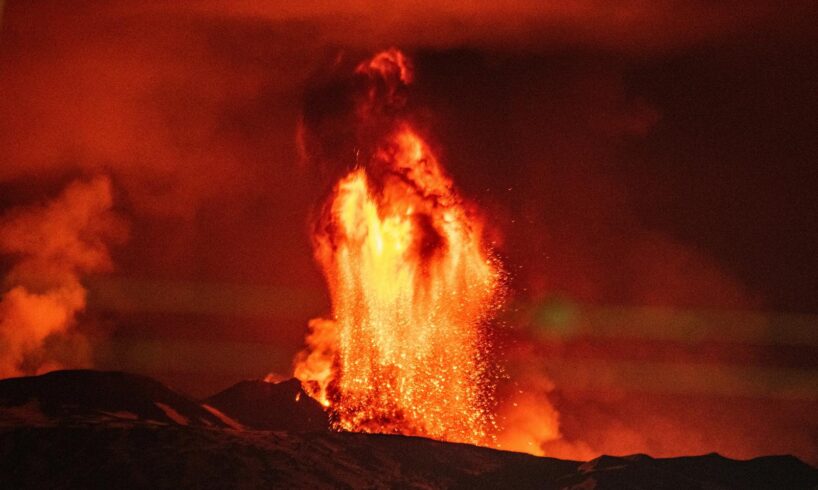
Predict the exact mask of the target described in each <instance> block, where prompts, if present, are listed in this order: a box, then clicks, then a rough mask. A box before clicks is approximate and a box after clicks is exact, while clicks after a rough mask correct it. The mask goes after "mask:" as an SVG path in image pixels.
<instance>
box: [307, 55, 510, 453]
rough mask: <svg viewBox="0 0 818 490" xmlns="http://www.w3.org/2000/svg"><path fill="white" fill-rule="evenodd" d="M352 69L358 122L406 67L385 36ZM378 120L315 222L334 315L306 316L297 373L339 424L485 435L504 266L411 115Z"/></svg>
mask: <svg viewBox="0 0 818 490" xmlns="http://www.w3.org/2000/svg"><path fill="white" fill-rule="evenodd" d="M355 73H356V76H360V77H364V79H365V80H368V83H369V84H370V85H369V89H368V90H367V91H366V95H365V97H364V99H363V100H362V101H361V102H360V103H359V106H360V107H358V108H357V112H356V113H357V117H358V118H359V119H360V123H361V124H362V125H366V124H369V123H370V122H371V121H367V120H365V119H366V118H367V117H369V115H370V114H371V112H372V110H373V109H372V108H373V107H376V106H377V105H378V104H379V103H381V102H382V101H379V100H377V99H378V98H388V99H390V101H387V102H388V103H393V102H392V101H391V99H393V98H394V96H395V94H396V93H397V92H398V91H399V89H402V88H404V86H405V85H407V84H408V83H410V82H411V80H412V73H411V68H410V67H409V65H408V62H407V60H406V58H405V57H404V55H403V54H402V53H400V52H399V51H396V50H390V51H386V52H383V53H379V54H378V55H376V56H375V57H373V58H372V59H371V60H367V61H365V62H363V63H361V64H360V65H359V66H358V68H357V69H356V71H355ZM384 87H385V88H386V90H382V89H383V88H384ZM377 134H378V135H379V136H378V137H377V141H368V142H365V143H366V146H364V147H366V148H371V149H372V150H371V152H370V154H368V155H359V162H362V163H361V164H360V166H359V167H357V168H355V169H353V170H352V171H350V172H349V173H348V174H347V175H345V176H344V177H342V178H341V179H340V181H339V182H338V183H337V184H336V185H335V187H334V189H333V191H332V193H331V195H330V197H329V199H328V201H327V203H326V205H325V207H324V208H323V213H322V215H321V216H320V218H319V222H318V223H317V226H316V230H317V231H316V232H315V235H314V237H313V238H314V247H315V256H316V259H317V261H318V263H319V264H320V266H321V268H322V269H323V272H324V275H325V277H326V280H327V282H328V285H329V288H330V294H331V298H332V318H331V319H315V320H313V321H312V322H311V323H310V333H309V335H308V337H307V349H305V351H303V352H302V353H301V354H300V355H299V356H298V358H297V359H296V365H295V375H296V377H298V378H299V379H301V380H302V381H303V382H304V384H305V386H306V387H307V389H308V390H309V391H310V393H311V394H312V395H313V396H314V397H315V398H316V399H317V400H319V401H320V402H321V403H322V404H324V405H325V406H327V407H329V408H330V410H331V412H332V414H333V421H334V422H333V423H334V426H335V427H336V428H337V429H341V430H351V431H365V432H383V433H400V434H407V435H421V436H426V437H432V438H436V439H442V440H448V441H460V442H470V443H476V444H486V443H488V442H489V440H490V439H491V437H492V434H493V432H494V421H493V418H492V416H491V414H490V411H489V407H488V406H487V405H488V402H489V401H490V385H491V382H490V380H489V379H488V376H487V361H488V360H487V358H486V357H487V339H486V336H485V331H484V324H485V321H486V320H487V318H488V317H489V316H490V315H491V313H492V312H493V311H494V310H495V309H496V306H497V304H498V303H499V298H500V295H499V294H498V293H499V292H500V290H501V289H502V274H501V270H500V268H499V266H498V264H497V262H496V260H495V259H494V258H493V257H492V256H491V254H490V253H489V251H488V250H487V249H486V248H485V247H484V246H483V244H482V242H481V233H482V223H481V221H480V219H479V218H478V217H477V216H476V214H475V212H474V210H473V209H471V208H470V207H469V206H467V205H466V203H465V202H464V201H463V200H462V199H461V198H460V197H459V196H458V194H457V192H456V191H455V189H454V186H453V184H452V181H451V179H450V178H449V177H448V176H447V175H446V174H445V172H444V170H443V168H442V167H441V165H440V163H439V162H438V160H437V159H436V158H435V156H434V155H433V153H432V152H431V150H430V148H429V147H428V145H427V144H426V143H425V142H424V140H423V139H422V138H421V137H420V136H419V134H418V133H417V132H416V131H415V130H414V129H413V127H412V126H411V125H410V123H409V122H408V121H407V120H406V119H405V118H402V117H400V116H395V117H393V118H392V119H391V120H390V122H389V126H388V127H387V128H385V130H384V131H381V132H378V133H377ZM362 146H363V145H362Z"/></svg>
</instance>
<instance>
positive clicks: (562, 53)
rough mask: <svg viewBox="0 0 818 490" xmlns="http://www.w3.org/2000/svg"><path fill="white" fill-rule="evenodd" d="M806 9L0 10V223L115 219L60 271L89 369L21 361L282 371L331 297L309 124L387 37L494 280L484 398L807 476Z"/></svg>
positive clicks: (106, 6)
mask: <svg viewBox="0 0 818 490" xmlns="http://www.w3.org/2000/svg"><path fill="white" fill-rule="evenodd" d="M813 4H814V2H807V1H803V2H800V1H794V2H787V7H783V6H782V5H781V3H780V2H772V1H768V0H746V1H741V2H739V1H726V2H718V5H717V6H714V5H713V2H706V1H700V0H689V1H685V2H677V1H671V0H661V1H642V0H631V1H622V2H604V1H601V0H580V1H576V2H568V3H565V2H533V1H532V2H526V1H522V0H520V1H512V2H499V3H497V5H494V6H492V7H490V8H488V9H484V10H480V9H478V8H477V7H474V6H472V5H471V2H465V1H464V2H460V1H455V2H426V1H415V2H396V3H395V4H394V5H390V6H389V7H375V6H373V5H370V4H368V3H367V2H362V1H352V2H349V3H348V4H343V3H339V4H338V6H335V7H332V9H331V10H327V9H326V8H324V7H322V2H317V1H314V2H311V1H308V2H298V3H297V4H288V3H287V4H285V3H284V2H282V5H275V2H272V3H265V2H258V6H256V5H254V3H253V2H228V1H215V0H214V1H203V2H198V3H195V4H194V5H192V6H178V5H176V3H175V2H127V1H122V2H93V1H84V2H80V1H78V2H64V1H39V0H19V1H6V2H5V5H3V2H0V8H2V17H1V18H0V212H2V214H3V215H4V216H6V217H7V218H6V219H8V217H9V216H15V215H16V213H20V212H21V211H20V210H24V209H29V208H30V207H31V206H35V207H36V206H37V205H38V203H44V202H48V201H49V200H52V199H54V198H55V197H56V196H58V195H59V194H60V192H61V191H62V189H64V188H65V187H66V186H67V185H69V184H70V183H71V182H77V181H79V182H85V181H88V180H89V179H93V178H94V177H100V176H105V177H107V178H108V179H110V183H111V189H112V194H113V205H112V208H111V210H110V213H113V215H115V220H116V222H117V230H119V231H118V232H117V233H115V235H116V237H115V238H111V239H108V238H106V239H105V244H104V245H103V247H104V248H105V249H106V250H107V251H108V252H109V253H110V262H111V266H112V267H110V268H107V270H103V269H106V268H104V267H99V268H91V267H86V268H85V269H84V270H81V271H79V272H78V274H79V276H80V280H81V282H82V284H83V285H84V287H85V288H87V291H88V301H87V307H86V308H84V309H82V310H81V311H80V312H79V313H78V315H77V321H76V324H75V325H73V326H71V331H72V332H73V334H76V335H78V336H80V337H81V338H82V339H83V340H82V342H81V343H82V345H83V354H82V355H78V354H76V353H75V352H74V351H73V350H72V349H73V348H74V347H70V346H76V345H77V342H75V341H71V342H61V341H59V340H54V341H53V342H51V341H46V342H45V344H44V346H43V352H45V354H42V353H40V354H37V355H43V356H46V357H48V356H51V357H54V358H55V359H57V360H58V361H59V362H60V363H61V364H62V365H65V366H67V367H78V366H95V367H99V368H105V369H123V370H129V371H136V372H140V373H145V374H150V375H153V376H156V377H158V378H159V379H161V380H163V381H166V382H168V383H171V384H173V385H174V386H177V387H179V388H180V389H183V390H185V391H188V392H190V393H192V394H194V395H199V396H201V395H206V394H210V393H211V392H213V391H215V390H216V389H220V388H223V387H225V386H227V385H229V384H231V383H233V382H235V381H238V380H240V379H243V378H248V377H259V376H263V375H265V374H267V373H269V372H273V373H277V374H279V375H281V376H282V377H283V376H289V375H290V374H291V366H292V357H293V355H294V353H295V352H297V351H298V350H299V348H300V347H301V345H302V343H303V338H304V334H305V333H306V326H307V321H308V320H309V319H310V318H314V317H317V316H321V315H325V314H326V313H327V311H328V308H329V302H328V301H329V300H328V293H327V292H326V289H325V285H324V281H323V278H322V277H321V274H320V272H319V270H318V268H317V266H316V265H315V264H314V262H313V259H312V250H311V246H310V237H309V230H310V228H309V220H310V216H313V215H314V213H315V210H316V206H317V205H318V204H319V202H320V201H321V200H322V199H323V198H324V196H325V193H326V191H327V189H328V187H329V185H330V184H331V182H332V181H331V177H332V176H333V175H335V174H333V171H327V169H324V168H315V167H314V166H311V165H310V164H309V163H307V162H305V160H304V158H302V157H303V155H302V153H303V151H301V150H302V149H299V146H298V138H297V132H298V131H297V128H298V124H299V120H300V119H301V118H302V117H303V116H304V113H305V112H304V111H305V110H309V109H310V108H314V107H320V108H321V110H323V111H327V112H330V113H331V112H332V111H333V110H334V109H333V108H334V107H335V104H336V103H339V104H340V102H338V101H336V99H335V98H334V97H333V96H332V94H333V92H332V89H331V87H332V81H333V80H336V79H337V77H338V76H339V73H340V72H341V71H342V70H343V69H344V68H345V67H349V66H354V64H355V63H357V62H358V61H359V60H361V59H363V58H365V57H367V56H370V55H371V54H372V53H373V52H375V51H377V50H380V49H385V48H389V47H393V46H396V47H399V48H400V49H402V50H404V51H405V52H406V53H407V54H408V55H409V56H411V57H412V59H413V60H414V65H415V68H416V82H415V84H414V87H413V92H412V93H411V98H410V102H409V103H410V104H411V107H412V111H413V113H414V114H415V119H416V122H417V125H418V126H419V127H421V128H422V130H423V131H424V134H427V135H429V137H430V139H431V142H432V145H433V146H434V149H435V151H436V152H437V154H438V156H439V158H440V160H441V162H442V163H443V164H444V165H445V166H446V168H447V169H448V171H449V172H450V174H451V175H452V177H453V179H454V181H455V182H456V183H457V185H458V187H459V189H460V190H461V193H462V194H463V195H464V196H466V197H467V198H468V199H469V200H470V201H472V202H474V203H476V204H477V205H478V206H479V207H480V208H481V209H482V211H483V213H484V216H485V220H486V223H487V227H488V229H487V231H486V233H487V237H488V238H489V240H488V241H489V242H491V243H493V244H494V247H495V251H496V253H497V255H498V256H499V257H500V258H501V259H502V261H503V264H504V267H505V269H506V270H507V272H508V273H509V286H510V292H509V298H508V301H507V305H508V306H507V308H506V309H505V310H504V311H503V312H502V313H501V314H500V318H499V319H498V321H497V322H496V325H494V328H495V329H496V332H497V334H496V337H497V344H498V363H500V364H502V365H504V369H505V372H507V373H508V378H507V380H506V381H504V382H503V386H502V387H501V388H502V389H516V388H514V387H520V386H523V387H526V388H530V389H532V390H535V391H537V392H538V393H539V394H541V395H543V396H544V397H545V399H547V400H548V403H550V404H552V405H553V406H554V407H555V408H556V409H557V410H558V411H559V413H560V414H561V415H560V421H561V426H562V432H563V435H564V436H565V437H564V438H565V440H566V441H570V442H572V443H575V445H574V446H573V447H578V446H577V445H582V447H586V448H590V450H591V451H607V452H614V453H616V452H620V453H621V452H637V451H640V452H650V453H651V454H654V455H666V454H667V455H669V454H683V453H693V452H709V451H720V452H723V453H725V454H727V455H728V456H734V457H748V456H753V455H758V454H764V453H784V452H789V453H795V454H797V455H799V456H801V457H803V458H805V459H807V460H809V461H812V462H813V463H815V462H816V461H818V415H816V414H818V388H817V387H818V254H816V252H815V244H816V243H818V211H816V210H818V165H817V164H818V117H816V115H818V28H816V27H815V26H818V15H816V8H815V6H814V5H813ZM328 87H329V88H328ZM321 97H323V99H322V98H321ZM339 158H341V159H343V156H341V157H339ZM337 164H338V167H339V168H349V167H350V166H351V165H353V164H354V155H352V154H350V155H349V156H348V160H347V161H339V162H338V163H337ZM106 213H107V212H106ZM106 216H107V217H110V216H108V215H107V214H106ZM106 219H107V218H106ZM123 230H125V231H123ZM83 233H86V232H85V231H84V232H83ZM106 233H107V231H106ZM82 236H85V235H82ZM106 236H107V235H106ZM100 240H101V239H100ZM0 245H2V244H1V243H0ZM4 250H5V251H6V252H8V251H9V250H8V247H6V249H4ZM20 260H21V259H20V257H19V254H18V255H15V253H13V252H12V253H6V254H5V255H3V256H2V259H0V272H3V276H4V277H6V280H5V282H4V283H3V291H7V290H9V289H10V288H12V287H13V286H15V285H16V284H17V282H15V281H18V280H19V277H18V276H19V275H20V274H18V273H16V272H14V271H15V270H16V269H15V264H18V263H19V261H20ZM43 281H44V282H42V284H45V283H47V282H49V281H46V280H43ZM34 282H37V281H34ZM30 287H35V288H36V285H35V286H30ZM42 287H45V286H42ZM2 311H3V310H2V309H0V314H2ZM3 328H4V329H7V328H8V327H3ZM73 334H72V335H73ZM9 335H11V334H9V333H8V332H6V331H0V344H2V340H3V338H4V337H3V336H9ZM66 346H69V347H66ZM1 349H2V348H0V354H2V353H3V351H2V350H1ZM69 351H70V352H69ZM31 362H34V361H31ZM501 393H502V390H501ZM580 443H581V444H580ZM551 450H552V452H553V454H568V453H559V451H561V450H564V448H562V447H557V446H554V447H552V448H551Z"/></svg>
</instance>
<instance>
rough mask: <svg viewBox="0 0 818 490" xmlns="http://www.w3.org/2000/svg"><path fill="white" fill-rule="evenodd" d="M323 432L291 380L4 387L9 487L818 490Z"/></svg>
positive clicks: (86, 381) (777, 460)
mask: <svg viewBox="0 0 818 490" xmlns="http://www.w3.org/2000/svg"><path fill="white" fill-rule="evenodd" d="M316 409H317V410H318V411H316ZM325 424H326V419H325V417H324V416H323V412H322V411H321V409H320V406H318V405H317V404H316V403H315V402H314V401H313V400H312V399H310V398H309V397H307V396H306V395H305V394H304V393H303V392H301V391H300V386H299V385H298V384H297V383H295V382H292V381H290V382H284V383H279V384H269V383H263V382H258V381H249V382H243V383H239V384H238V385H236V386H234V387H232V388H229V389H228V390H225V391H224V392H222V393H219V394H217V395H214V396H213V397H211V398H209V399H207V400H204V401H203V402H197V401H195V400H192V399H190V398H188V397H186V396H184V395H182V394H179V393H176V392H174V391H172V390H170V389H169V388H167V387H165V386H163V385H162V384H161V383H158V382H157V381H154V380H152V379H150V378H145V377H142V376H136V375H131V374H125V373H109V372H97V371H61V372H54V373H49V374H47V375H43V376H38V377H30V378H16V379H9V380H3V381H0V488H543V489H562V488H566V489H567V488H571V489H592V488H593V489H606V488H611V489H620V488H651V489H697V488H700V489H721V488H726V489H787V488H793V489H809V488H818V470H816V469H815V468H813V467H811V466H809V465H807V464H805V463H803V462H801V461H799V460H798V459H796V458H794V457H792V456H769V457H762V458H756V459H752V460H749V461H735V460H731V459H727V458H724V457H722V456H719V455H717V454H708V455H704V456H692V457H682V458H667V459H654V458H651V457H649V456H646V455H632V456H626V457H611V456H602V457H600V458H597V459H595V460H592V461H589V462H578V461H563V460H558V459H553V458H538V457H534V456H529V455H526V454H520V453H512V452H506V451H496V450H493V449H487V448H481V447H475V446H470V445H465V444H452V443H445V442H439V441H432V440H428V439H422V438H416V437H403V436H387V435H373V434H353V433H334V432H330V431H327V430H326V429H325Z"/></svg>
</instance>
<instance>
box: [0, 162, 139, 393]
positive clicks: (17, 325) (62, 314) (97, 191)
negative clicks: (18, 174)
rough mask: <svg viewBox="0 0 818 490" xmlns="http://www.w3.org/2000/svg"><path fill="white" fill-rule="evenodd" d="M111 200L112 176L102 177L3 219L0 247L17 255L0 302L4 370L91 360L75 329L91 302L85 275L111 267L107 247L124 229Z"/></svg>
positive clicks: (12, 371) (45, 368)
mask: <svg viewBox="0 0 818 490" xmlns="http://www.w3.org/2000/svg"><path fill="white" fill-rule="evenodd" d="M112 206H113V195H112V189H111V182H110V180H109V179H108V178H107V177H97V178H94V179H92V180H87V181H76V182H74V183H72V184H70V185H69V186H68V187H66V189H65V190H64V191H63V192H62V193H61V194H60V195H59V196H58V197H57V198H55V199H54V200H52V201H50V202H48V203H45V204H35V205H31V206H28V207H18V208H14V209H12V210H10V211H9V212H7V213H6V214H5V215H4V216H3V217H2V219H0V252H2V253H3V254H6V255H8V256H9V257H10V258H11V259H12V260H13V262H14V265H13V266H12V267H11V268H10V270H9V271H8V274H7V275H6V277H5V280H4V289H5V293H4V294H3V299H2V301H0V376H3V377H7V376H16V375H22V374H31V373H39V372H44V371H48V370H52V369H56V368H59V367H63V365H64V362H65V361H66V360H67V361H68V362H70V363H71V364H72V366H71V367H75V366H76V365H77V364H86V363H87V362H88V359H87V355H86V352H85V351H84V349H83V346H84V339H83V337H82V334H81V332H80V330H79V329H78V328H77V316H78V315H79V314H80V313H81V312H82V311H83V310H84V309H85V304H86V289H85V287H83V285H82V282H81V278H82V276H83V275H86V274H93V273H99V272H105V271H109V270H111V268H112V267H113V263H112V261H111V256H110V254H109V250H108V246H109V244H110V243H116V242H120V241H122V240H123V239H124V237H125V229H124V225H123V223H122V222H121V220H120V218H119V217H118V216H117V215H116V214H115V213H114V211H113V210H112ZM66 349H67V352H66Z"/></svg>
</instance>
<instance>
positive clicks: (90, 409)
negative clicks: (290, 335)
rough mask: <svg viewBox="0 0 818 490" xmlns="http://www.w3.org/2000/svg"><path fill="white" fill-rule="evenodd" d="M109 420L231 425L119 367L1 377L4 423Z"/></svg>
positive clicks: (0, 409)
mask: <svg viewBox="0 0 818 490" xmlns="http://www.w3.org/2000/svg"><path fill="white" fill-rule="evenodd" d="M106 420H119V421H129V420H130V421H140V422H157V423H166V424H178V425H192V426H205V427H209V426H214V427H228V426H229V424H227V423H225V421H224V420H223V418H220V417H218V416H217V415H215V414H214V413H212V412H210V411H208V410H206V409H204V408H203V407H202V406H201V405H199V404H198V403H196V402H195V401H193V400H191V399H189V398H187V397H186V396H184V395H182V394H180V393H177V392H175V391H173V390H171V389H170V388H168V387H166V386H165V385H163V384H162V383H160V382H158V381H156V380H154V379H151V378H148V377H146V376H139V375H136V374H129V373H122V372H116V371H93V370H72V371H53V372H50V373H47V374H43V375H41V376H28V377H23V378H10V379H4V380H0V422H4V423H6V424H8V423H12V424H14V423H23V424H25V423H28V424H31V425H49V424H65V423H69V422H75V423H77V422H100V421H106Z"/></svg>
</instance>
